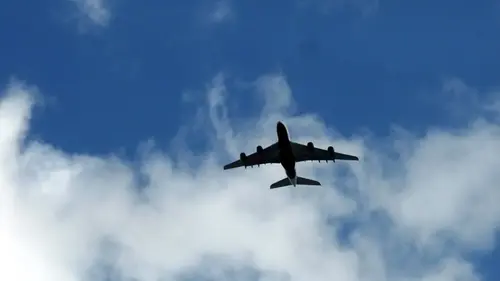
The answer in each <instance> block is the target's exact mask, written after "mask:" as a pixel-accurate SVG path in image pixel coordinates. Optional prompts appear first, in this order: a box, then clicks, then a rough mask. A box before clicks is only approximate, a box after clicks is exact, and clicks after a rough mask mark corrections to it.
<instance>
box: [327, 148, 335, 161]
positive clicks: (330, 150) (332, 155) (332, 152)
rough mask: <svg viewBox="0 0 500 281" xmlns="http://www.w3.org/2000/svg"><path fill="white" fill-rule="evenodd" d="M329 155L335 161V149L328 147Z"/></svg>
mask: <svg viewBox="0 0 500 281" xmlns="http://www.w3.org/2000/svg"><path fill="white" fill-rule="evenodd" d="M328 153H330V156H331V157H332V158H334V159H335V149H333V147H332V146H329V147H328Z"/></svg>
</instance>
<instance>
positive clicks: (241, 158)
mask: <svg viewBox="0 0 500 281" xmlns="http://www.w3.org/2000/svg"><path fill="white" fill-rule="evenodd" d="M240 161H241V162H243V163H245V162H246V161H247V155H246V154H245V153H243V152H242V153H241V154H240Z"/></svg>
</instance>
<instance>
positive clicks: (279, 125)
mask: <svg viewBox="0 0 500 281" xmlns="http://www.w3.org/2000/svg"><path fill="white" fill-rule="evenodd" d="M284 127H285V125H283V123H281V121H278V124H276V128H278V129H283V128H284Z"/></svg>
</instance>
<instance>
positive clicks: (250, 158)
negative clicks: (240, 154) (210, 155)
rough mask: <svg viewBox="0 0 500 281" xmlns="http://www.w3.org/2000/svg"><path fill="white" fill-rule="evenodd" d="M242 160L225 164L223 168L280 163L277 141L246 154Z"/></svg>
mask: <svg viewBox="0 0 500 281" xmlns="http://www.w3.org/2000/svg"><path fill="white" fill-rule="evenodd" d="M242 160H243V159H241V158H240V159H239V160H236V161H234V162H232V163H229V164H227V165H225V166H224V170H228V169H234V168H239V167H245V168H246V167H247V166H250V167H252V166H255V165H257V166H260V165H263V164H276V163H280V157H279V149H278V143H274V144H271V145H270V146H268V147H266V148H264V149H263V150H262V151H260V152H254V153H252V154H250V155H246V157H245V158H244V162H243V161H242Z"/></svg>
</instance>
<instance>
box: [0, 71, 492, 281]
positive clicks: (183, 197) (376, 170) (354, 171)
mask: <svg viewBox="0 0 500 281" xmlns="http://www.w3.org/2000/svg"><path fill="white" fill-rule="evenodd" d="M256 85H257V90H258V91H260V92H261V93H264V94H265V95H267V97H266V102H267V103H266V106H265V107H264V108H265V110H264V111H263V113H262V115H261V116H260V117H259V118H258V120H257V122H254V123H251V122H248V123H246V124H244V125H242V126H237V125H234V124H231V123H230V122H228V120H227V119H228V116H229V112H228V109H227V108H226V107H225V105H224V104H225V99H228V98H230V95H229V94H228V93H227V92H228V91H229V90H228V89H227V88H226V87H225V86H224V80H223V79H222V76H218V77H216V79H215V80H214V81H213V84H212V86H213V88H211V89H209V91H208V92H209V93H208V95H209V99H208V100H209V107H210V110H211V111H210V112H211V114H209V115H208V116H207V118H208V119H209V120H210V122H211V123H212V124H214V126H213V128H214V131H215V132H211V134H212V135H215V136H217V138H219V139H223V140H224V143H223V148H224V149H223V151H222V152H224V153H228V154H231V156H232V157H236V156H237V154H238V153H239V152H240V151H241V150H245V151H247V152H250V150H253V149H255V146H257V145H258V144H261V145H267V144H270V143H272V142H273V141H274V140H275V135H274V126H275V122H276V119H281V120H283V121H285V122H286V124H287V126H288V128H289V130H290V133H291V135H292V137H293V138H294V139H296V140H299V141H306V140H309V139H312V140H313V141H314V142H315V143H317V145H318V146H319V145H322V146H325V145H327V144H329V143H333V144H334V145H335V146H336V149H337V150H338V151H344V152H346V153H355V154H357V155H359V156H360V157H361V159H362V161H360V162H358V163H350V164H341V163H337V164H329V165H326V164H312V163H301V164H299V165H298V173H299V174H302V175H304V176H307V177H312V178H316V179H318V180H320V181H321V182H322V183H324V187H322V188H316V187H301V188H298V189H287V188H283V189H278V190H269V189H268V187H269V185H270V184H271V183H272V182H274V181H276V180H278V179H281V178H283V177H284V173H283V171H282V169H281V167H279V166H271V165H267V166H265V167H261V168H260V169H247V170H245V169H240V170H232V171H223V170H222V168H221V166H222V165H223V164H225V163H224V162H226V161H229V160H232V159H228V158H227V157H226V155H225V154H224V153H217V154H215V153H211V152H208V153H207V154H206V158H205V161H204V162H203V163H201V165H199V166H198V167H196V168H190V169H187V168H182V167H185V166H186V164H187V163H181V164H182V165H179V163H176V162H175V161H173V160H172V159H171V157H170V156H169V155H166V154H164V153H162V152H161V151H157V150H154V149H153V150H145V152H144V155H143V156H142V158H141V163H140V169H139V170H138V171H137V170H134V169H133V168H132V167H131V166H130V165H128V163H127V162H126V161H125V160H123V159H118V158H112V157H111V158H100V157H97V156H88V155H87V156H85V155H74V154H68V153H66V152H63V151H59V150H57V149H56V148H54V147H52V146H51V145H50V144H43V143H39V142H34V141H23V139H24V135H25V133H26V129H27V128H28V121H29V118H30V111H31V106H32V103H33V99H32V98H31V95H30V93H29V92H30V91H31V89H30V88H27V87H26V86H24V85H22V84H19V83H14V84H10V85H8V87H7V89H6V93H7V95H6V96H5V98H4V99H3V100H2V101H1V103H0V194H2V196H1V197H0V248H1V249H7V250H2V251H0V279H1V280H5V281H19V280H23V281H46V280H50V281H52V280H65V281H66V280H69V281H73V280H75V281H80V280H88V279H87V278H89V276H90V277H91V278H92V280H97V281H99V280H107V279H106V277H105V275H106V273H109V272H110V271H114V274H116V276H121V277H123V278H124V279H123V280H130V279H127V278H136V280H140V281H156V280H182V279H181V277H182V276H184V277H185V276H188V277H189V276H193V274H194V275H195V276H198V277H199V276H202V277H203V276H205V277H207V276H210V277H214V278H215V279H216V280H257V279H258V280H266V281H278V280H293V281H306V280H307V281H310V280H315V281H322V280H332V279H335V280H342V281H364V280H380V281H383V280H387V281H396V280H398V281H399V280H403V281H407V280H408V281H416V280H422V281H453V280H481V279H480V276H479V275H478V274H477V273H476V272H475V270H474V268H473V267H472V265H471V263H470V261H467V260H465V259H464V256H463V251H465V250H467V249H471V248H477V247H481V248H482V249H489V248H491V247H492V244H491V242H492V240H491V238H492V235H493V234H494V233H495V229H496V227H497V226H498V225H499V224H500V210H499V209H498V204H497V203H496V202H498V201H499V200H500V194H499V192H498V190H500V189H499V183H500V181H499V180H500V179H499V178H498V177H499V176H498V172H497V169H496V167H499V166H500V163H498V162H499V160H498V159H500V157H496V156H498V155H500V127H499V126H498V124H495V123H488V122H486V121H477V122H476V123H475V124H476V125H475V126H471V127H467V128H464V129H463V130H461V131H458V132H454V133H451V132H444V131H440V130H433V131H430V132H429V133H428V135H426V136H425V137H423V138H417V137H413V136H411V134H407V135H406V136H405V138H404V139H394V140H393V143H391V145H388V147H395V148H390V149H387V148H384V149H382V148H380V147H378V146H373V145H370V143H371V141H370V140H369V139H364V138H363V137H357V138H356V139H348V138H344V137H342V136H340V135H339V134H338V133H336V132H334V131H333V130H332V129H331V128H329V126H327V125H326V124H324V123H323V122H322V121H321V120H320V119H319V118H318V117H317V116H314V115H299V116H289V115H288V113H287V109H288V108H287V106H289V105H290V104H291V103H292V97H291V90H290V88H289V86H288V85H287V83H286V80H285V79H284V78H283V77H279V76H264V78H261V79H259V80H258V82H257V83H256ZM276 101H277V104H278V106H275V105H274V106H273V105H271V104H270V103H273V102H276ZM275 104H276V103H275ZM221 108H222V109H223V110H222V111H221ZM217 112H219V113H217ZM220 112H222V113H220ZM229 131H231V133H228V132H229ZM402 142H404V143H402ZM214 150H216V151H218V152H219V150H220V149H219V148H217V149H215V148H214ZM395 151H396V152H398V153H400V154H399V155H402V156H401V157H399V158H388V157H386V155H387V154H388V153H390V152H395ZM346 167H347V168H348V169H347V170H348V171H351V173H347V175H343V174H344V172H345V170H346V169H345V168H346ZM343 171H344V172H343ZM138 173H140V174H141V175H142V176H144V177H146V178H147V179H148V181H147V182H148V188H147V189H142V191H139V187H138V180H137V177H138V176H137V174H138ZM346 189H347V192H342V190H346ZM345 222H349V223H350V224H351V225H353V228H354V229H353V231H352V232H351V234H349V236H348V237H347V240H348V241H347V242H346V241H345V240H346V239H345V237H339V233H341V232H345V230H343V228H344V227H345V225H344V223H345ZM485 239H486V240H485ZM450 241H452V242H453V243H451V244H450V243H449V242H450ZM485 241H486V243H485ZM106 249H108V251H106ZM109 249H113V251H109ZM99 264H101V266H104V265H108V266H111V267H112V269H113V270H109V269H108V270H103V269H99V267H98V265H99ZM103 264H104V265H103ZM249 268H251V269H253V270H256V271H257V272H258V273H259V274H260V275H256V274H257V273H255V274H253V273H251V271H250V270H249ZM231 271H232V273H231ZM190 274H191V275H190ZM160 278H164V279H160ZM259 278H260V279H259Z"/></svg>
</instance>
